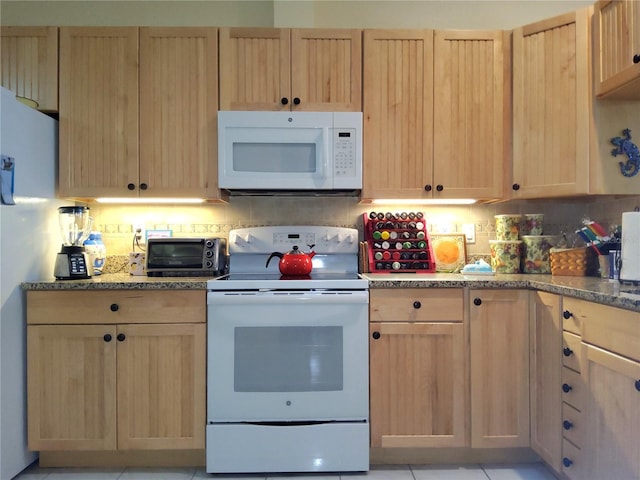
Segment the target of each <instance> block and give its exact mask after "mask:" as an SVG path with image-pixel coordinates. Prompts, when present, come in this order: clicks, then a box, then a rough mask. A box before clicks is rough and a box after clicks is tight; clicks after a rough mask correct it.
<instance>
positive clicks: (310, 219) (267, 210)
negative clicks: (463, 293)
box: [91, 179, 640, 256]
mask: <svg viewBox="0 0 640 480" xmlns="http://www.w3.org/2000/svg"><path fill="white" fill-rule="evenodd" d="M638 181H640V179H638ZM636 207H640V195H638V196H632V197H624V198H600V197H598V198H586V199H571V200H561V201H557V200H553V201H552V200H544V201H516V202H506V203H498V204H492V205H471V206H456V207H454V206H448V207H442V206H438V207H424V206H417V205H393V206H389V205H375V206H372V205H360V204H358V200H357V198H347V197H330V198H323V197H232V198H231V201H230V203H229V204H228V205H208V206H191V207H188V206H169V207H168V206H144V207H140V206H136V207H133V206H130V207H118V206H113V205H100V204H94V205H92V206H91V210H92V214H93V216H94V217H95V219H96V228H98V229H99V230H100V231H102V232H103V237H104V241H105V244H106V247H107V251H108V253H109V254H124V253H127V252H129V251H131V248H132V240H133V229H132V225H133V224H134V223H144V225H145V228H146V229H158V230H166V229H170V230H172V232H173V234H174V236H206V235H211V236H227V234H228V232H229V230H230V229H232V228H240V227H248V226H256V225H304V224H312V225H335V226H348V227H353V228H358V229H359V230H360V231H361V232H362V228H363V227H362V213H364V212H370V211H384V212H386V211H392V212H400V211H418V210H420V211H422V212H424V213H425V216H426V219H427V226H428V228H429V231H431V232H461V231H462V225H463V224H466V223H472V224H474V225H475V228H476V243H475V244H469V245H468V246H467V252H468V254H469V255H470V256H475V255H487V254H488V253H489V240H493V239H495V225H494V218H493V216H494V215H496V214H501V213H521V214H523V213H544V214H545V221H544V230H545V232H544V233H548V234H562V233H565V234H567V236H568V240H569V242H570V243H571V242H572V241H573V240H574V235H573V234H572V232H574V231H575V230H576V229H577V228H578V227H579V226H580V225H581V223H580V222H581V220H582V218H585V217H588V218H591V219H593V220H596V221H598V222H599V223H601V224H602V225H603V226H604V227H605V228H609V227H610V226H613V225H619V224H620V219H621V213H622V212H624V211H630V210H633V209H634V208H636Z"/></svg>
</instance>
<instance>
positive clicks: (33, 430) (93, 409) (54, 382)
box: [27, 325, 116, 451]
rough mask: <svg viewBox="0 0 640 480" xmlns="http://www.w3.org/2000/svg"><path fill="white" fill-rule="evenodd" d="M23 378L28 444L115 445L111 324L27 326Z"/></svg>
mask: <svg viewBox="0 0 640 480" xmlns="http://www.w3.org/2000/svg"><path fill="white" fill-rule="evenodd" d="M27 379H28V380H27V382H28V383H27V385H28V386H27V388H28V394H27V403H28V430H29V449H30V450H40V451H46V450H115V448H116V328H115V326H109V325H71V326H69V325H56V326H48V325H37V326H35V325H30V326H28V327H27Z"/></svg>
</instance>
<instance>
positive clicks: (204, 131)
mask: <svg viewBox="0 0 640 480" xmlns="http://www.w3.org/2000/svg"><path fill="white" fill-rule="evenodd" d="M217 57H218V39H217V30H216V29H215V28H141V29H140V183H141V184H146V185H147V186H148V188H147V189H145V190H140V196H141V197H146V196H149V197H158V196H170V197H186V196H190V197H206V198H216V197H218V196H219V190H218V188H217V185H218V169H217V158H218V152H217V138H218V129H217V125H218V121H217V118H218V117H217V111H218V68H217V64H218V62H217Z"/></svg>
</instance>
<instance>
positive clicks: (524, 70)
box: [510, 9, 591, 198]
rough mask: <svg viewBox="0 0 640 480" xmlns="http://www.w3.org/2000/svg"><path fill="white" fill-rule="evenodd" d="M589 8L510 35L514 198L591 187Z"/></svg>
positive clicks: (583, 190) (568, 192) (573, 192)
mask: <svg viewBox="0 0 640 480" xmlns="http://www.w3.org/2000/svg"><path fill="white" fill-rule="evenodd" d="M588 55H589V10H588V9H583V10H580V11H577V12H571V13H568V14H566V15H562V16H559V17H554V18H552V19H548V20H543V21H541V22H537V23H533V24H530V25H527V26H524V27H521V28H518V29H516V30H514V33H513V176H512V185H510V187H511V197H512V198H536V197H554V196H556V197H559V196H568V195H576V194H582V193H588V190H589V129H590V123H589V122H590V97H591V90H590V83H589V77H590V73H589V57H588Z"/></svg>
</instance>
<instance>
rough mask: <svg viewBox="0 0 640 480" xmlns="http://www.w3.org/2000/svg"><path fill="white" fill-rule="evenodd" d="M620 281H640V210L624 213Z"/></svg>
mask: <svg viewBox="0 0 640 480" xmlns="http://www.w3.org/2000/svg"><path fill="white" fill-rule="evenodd" d="M620 258H621V264H620V281H621V282H628V283H640V212H623V213H622V251H621V252H620Z"/></svg>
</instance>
